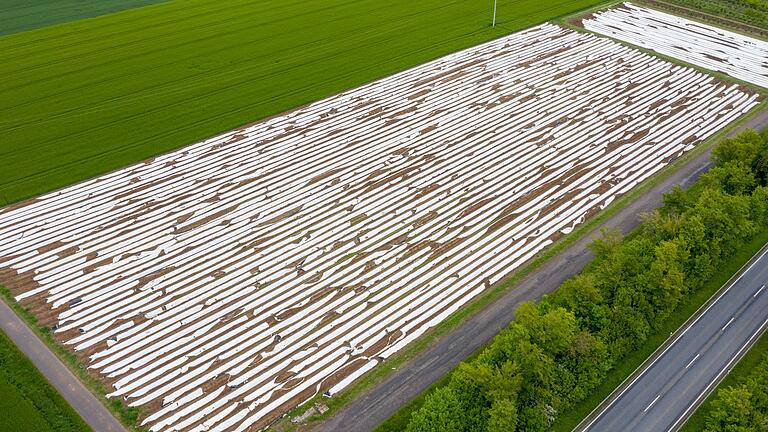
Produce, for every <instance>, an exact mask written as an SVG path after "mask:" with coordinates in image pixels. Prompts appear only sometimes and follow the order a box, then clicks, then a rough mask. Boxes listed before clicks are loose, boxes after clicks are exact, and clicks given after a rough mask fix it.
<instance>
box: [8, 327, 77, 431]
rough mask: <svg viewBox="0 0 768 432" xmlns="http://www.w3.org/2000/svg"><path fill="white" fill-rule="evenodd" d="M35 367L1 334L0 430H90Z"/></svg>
mask: <svg viewBox="0 0 768 432" xmlns="http://www.w3.org/2000/svg"><path fill="white" fill-rule="evenodd" d="M89 430H90V428H89V427H88V426H87V425H86V424H85V422H83V420H82V419H81V418H80V417H79V416H78V415H77V414H76V413H75V411H74V410H73V409H72V408H71V407H70V406H69V405H68V404H67V402H66V401H65V400H64V399H63V398H62V397H61V396H60V395H59V394H58V393H57V392H56V390H55V389H54V388H53V387H51V385H50V384H49V383H48V382H47V381H46V380H45V378H44V377H43V376H42V375H41V374H40V372H38V371H37V369H36V368H35V366H34V365H33V364H32V362H31V361H29V359H28V358H26V357H25V356H24V354H23V353H21V351H19V350H18V349H17V348H16V347H15V346H14V345H13V342H11V340H10V339H8V337H7V336H6V335H5V333H3V332H2V331H0V431H13V432H26V431H29V432H48V431H57V432H58V431H73V432H74V431H89Z"/></svg>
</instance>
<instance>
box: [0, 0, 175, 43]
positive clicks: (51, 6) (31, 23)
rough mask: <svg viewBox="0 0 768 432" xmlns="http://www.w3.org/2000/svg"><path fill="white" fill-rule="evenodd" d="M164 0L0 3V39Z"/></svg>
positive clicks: (15, 0) (14, 0) (10, 0)
mask: <svg viewBox="0 0 768 432" xmlns="http://www.w3.org/2000/svg"><path fill="white" fill-rule="evenodd" d="M161 1H165V0H35V1H30V0H0V35H5V34H11V33H18V32H23V31H27V30H32V29H36V28H40V27H46V26H49V25H53V24H61V23H64V22H69V21H75V20H80V19H83V18H92V17H95V16H99V15H105V14H108V13H112V12H118V11H122V10H125V9H131V8H134V7H139V6H145V5H148V4H152V3H158V2H161Z"/></svg>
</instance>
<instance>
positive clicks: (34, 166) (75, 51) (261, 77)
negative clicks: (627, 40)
mask: <svg viewBox="0 0 768 432" xmlns="http://www.w3.org/2000/svg"><path fill="white" fill-rule="evenodd" d="M599 3H601V0H551V1H541V0H515V1H513V0H500V1H499V25H498V26H497V27H496V28H495V29H492V28H491V27H490V19H491V13H492V6H493V2H492V1H491V0H453V1H452V0H419V1H413V0H388V1H381V0H280V1H278V0H261V1H252V0H217V1H213V0H189V1H174V2H168V3H161V4H157V5H153V6H149V7H144V8H136V9H131V10H128V11H124V12H121V13H118V14H112V15H104V16H101V17H97V18H93V19H88V20H82V21H77V22H71V23H67V24H63V25H58V26H53V27H47V28H42V29H38V30H33V31H29V32H24V33H17V34H14V35H9V36H5V37H2V38H0V76H2V77H3V79H2V80H0V166H2V167H3V168H2V169H0V205H2V204H5V203H10V202H15V201H18V200H20V199H23V198H27V197H31V196H34V195H37V194H40V193H42V192H46V191H50V190H52V189H56V188H59V187H62V186H65V185H68V184H71V183H74V182H77V181H80V180H83V179H86V178H89V177H93V176H95V175H97V174H100V173H104V172H107V171H110V170H114V169H116V168H119V167H122V166H125V165H127V164H130V163H132V162H137V161H140V160H142V159H145V158H148V157H150V156H153V155H156V154H159V153H163V152H167V151H169V150H172V149H175V148H178V147H181V146H183V145H185V144H190V143H192V142H195V141H196V140H199V139H202V138H205V137H208V136H211V135H213V134H215V133H217V132H221V131H225V130H229V129H232V128H235V127H237V126H239V125H242V124H245V123H248V122H251V121H254V120H257V119H259V118H262V117H265V116H268V115H271V114H275V113H279V112H282V111H285V110H287V109H290V108H293V107H296V106H298V105H301V104H304V103H307V102H310V101H313V100H316V99H319V98H322V97H324V96H328V95H331V94H334V93H338V92H339V91H342V90H345V89H348V88H351V87H354V86H357V85H360V84H363V83H365V82H368V81H371V80H374V79H376V78H379V77H382V76H386V75H389V74H392V73H394V72H397V71H400V70H403V69H406V68H408V67H411V66H415V65H417V64H419V63H422V62H424V61H427V60H430V59H433V58H436V57H438V56H441V55H444V54H448V53H450V52H452V51H456V50H459V49H461V48H466V47H469V46H471V45H475V44H477V43H480V42H483V41H486V40H489V39H492V38H495V37H498V36H501V35H503V34H507V33H510V32H512V31H515V30H519V29H522V28H525V27H528V26H531V25H534V24H537V23H540V22H543V21H545V20H548V19H551V18H554V17H557V16H561V15H565V14H570V13H573V12H575V11H577V10H580V9H583V8H586V7H590V6H594V5H596V4H599Z"/></svg>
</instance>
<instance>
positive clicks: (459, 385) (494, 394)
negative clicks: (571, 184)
mask: <svg viewBox="0 0 768 432" xmlns="http://www.w3.org/2000/svg"><path fill="white" fill-rule="evenodd" d="M713 161H714V164H715V166H714V168H712V169H711V170H710V171H709V172H708V173H706V174H704V175H702V176H701V177H700V179H699V180H698V181H697V183H696V184H695V185H694V186H693V187H692V188H690V189H688V190H682V189H680V188H675V189H674V190H673V191H672V192H670V193H669V194H666V195H665V196H664V205H663V206H662V207H661V208H660V209H657V210H655V211H653V212H652V213H650V214H646V215H644V216H643V222H642V224H641V225H640V227H639V228H638V229H636V230H635V231H633V232H632V233H631V234H630V235H629V236H627V237H626V238H622V236H621V234H620V233H618V232H616V231H605V232H604V233H603V236H602V238H600V239H598V240H595V241H594V242H593V243H592V245H591V249H592V250H593V251H594V253H595V258H594V260H593V261H592V262H591V263H590V264H589V265H588V266H587V268H585V269H584V271H583V272H582V273H581V274H579V275H578V276H576V277H574V278H572V279H570V280H568V281H566V282H565V283H564V284H563V285H562V286H561V287H559V288H558V289H557V290H556V291H555V292H554V293H552V294H550V295H547V296H545V297H544V298H543V299H542V300H541V301H540V302H539V303H538V304H534V303H530V302H529V303H524V304H522V305H521V306H520V308H519V309H518V310H517V313H516V318H515V320H514V321H513V322H512V323H511V324H510V325H509V326H508V327H507V328H506V329H504V330H502V332H501V333H500V334H499V335H498V336H496V338H495V339H494V340H493V341H492V342H491V343H490V344H489V346H487V347H486V348H485V349H484V350H483V351H482V352H481V353H480V354H479V355H478V356H477V357H476V358H475V359H473V360H471V361H466V362H464V363H462V364H460V365H459V367H458V368H457V369H456V370H454V371H453V372H452V374H451V376H450V380H449V382H448V384H446V385H444V386H441V387H439V388H437V389H436V390H435V391H433V392H432V393H430V394H429V395H428V396H427V398H426V399H425V401H424V404H423V405H422V407H421V408H420V409H419V410H417V411H415V412H414V413H413V414H412V417H411V420H410V422H409V424H408V427H407V430H408V431H409V432H427V431H440V432H443V431H499V432H501V431H503V432H510V431H516V430H517V431H544V430H549V429H550V428H551V426H552V424H553V423H554V422H555V420H556V419H557V416H558V413H561V412H563V411H564V410H566V409H568V408H569V407H572V406H573V405H574V404H575V403H577V402H579V401H581V400H583V399H584V398H585V397H587V396H588V395H589V394H590V391H592V390H593V389H595V387H597V386H598V385H599V384H601V382H602V381H603V380H604V379H605V377H606V374H607V372H608V371H609V370H610V369H611V368H612V367H613V366H614V365H615V364H616V362H617V361H619V360H620V359H622V358H623V357H624V356H625V355H627V354H628V353H630V352H632V351H633V350H635V349H637V348H638V347H640V346H641V345H642V344H643V342H645V340H646V339H647V338H648V336H649V335H650V334H652V333H653V332H654V331H657V330H658V329H659V328H660V327H661V325H662V323H663V322H664V320H665V319H666V318H667V317H669V316H670V314H671V313H673V311H674V310H675V307H676V306H677V304H678V303H679V302H680V300H681V299H682V298H683V297H684V296H686V295H689V294H690V293H691V292H693V291H696V290H698V289H700V288H701V287H702V286H703V285H704V283H705V282H706V281H707V280H708V279H709V278H710V277H711V276H712V275H713V273H714V272H715V270H716V269H717V268H718V266H720V265H721V263H722V262H723V261H724V260H726V259H728V258H729V257H731V256H732V255H733V254H734V253H735V252H736V251H737V250H739V248H740V247H742V246H743V245H744V244H745V242H747V241H749V240H750V239H751V238H753V237H754V236H755V235H756V234H757V233H758V232H759V231H760V230H764V229H767V228H768V187H767V185H768V132H767V133H763V134H759V133H757V132H754V131H746V132H744V133H742V134H740V135H739V136H737V137H735V138H732V139H727V140H724V141H722V142H721V143H720V144H718V145H717V146H716V148H715V149H714V150H713Z"/></svg>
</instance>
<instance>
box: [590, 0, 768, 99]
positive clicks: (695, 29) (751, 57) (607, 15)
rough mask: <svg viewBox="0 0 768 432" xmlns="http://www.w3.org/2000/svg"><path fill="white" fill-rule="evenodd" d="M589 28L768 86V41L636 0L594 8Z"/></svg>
mask: <svg viewBox="0 0 768 432" xmlns="http://www.w3.org/2000/svg"><path fill="white" fill-rule="evenodd" d="M583 24H584V28H586V29H587V30H592V31H594V32H597V33H600V34H604V35H606V36H611V37H614V38H616V39H619V40H622V41H624V42H629V43H631V44H634V45H637V46H641V47H643V48H648V49H652V50H654V51H656V52H658V53H661V54H664V55H668V56H670V57H673V58H676V59H679V60H682V61H684V62H687V63H690V64H693V65H696V66H701V67H703V68H706V69H710V70H713V71H717V72H722V73H724V74H726V75H730V76H732V77H734V78H737V79H740V80H743V81H746V82H748V83H751V84H755V85H758V86H761V87H765V88H768V42H766V41H762V40H759V39H755V38H751V37H749V36H744V35H741V34H738V33H734V32H730V31H727V30H723V29H720V28H717V27H713V26H710V25H707V24H702V23H698V22H695V21H691V20H688V19H685V18H681V17H678V16H675V15H670V14H668V13H664V12H659V11H656V10H653V9H647V8H642V7H639V6H635V5H633V4H631V3H624V4H623V5H621V6H619V7H615V8H611V9H608V10H605V11H602V12H598V13H596V14H593V15H592V17H590V18H589V19H585V20H584V22H583Z"/></svg>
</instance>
